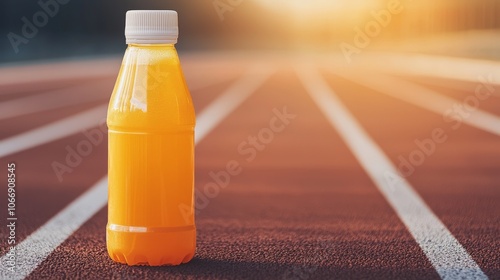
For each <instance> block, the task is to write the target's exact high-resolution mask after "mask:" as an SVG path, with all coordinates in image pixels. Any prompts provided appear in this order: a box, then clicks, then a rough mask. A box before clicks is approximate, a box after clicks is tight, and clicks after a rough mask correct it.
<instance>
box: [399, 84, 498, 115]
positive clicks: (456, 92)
mask: <svg viewBox="0 0 500 280" xmlns="http://www.w3.org/2000/svg"><path fill="white" fill-rule="evenodd" d="M401 78H402V79H405V80H408V81H411V82H414V83H417V84H419V85H422V86H425V87H426V88H429V89H431V90H434V91H436V92H439V93H440V94H442V95H444V96H448V97H451V98H453V99H455V100H456V102H457V103H463V104H465V103H466V102H470V104H472V105H474V103H473V102H471V101H468V98H472V97H474V96H476V91H479V92H480V93H482V94H488V93H489V94H490V95H489V97H488V98H487V99H485V100H482V101H481V102H479V106H478V108H479V109H481V110H485V111H487V112H490V113H492V114H495V115H497V116H498V115H500V87H499V86H495V85H491V84H489V81H487V80H486V79H485V80H483V81H481V80H479V79H478V80H477V82H476V83H470V82H469V83H468V82H463V81H456V80H442V79H435V80H433V79H424V78H414V77H401ZM485 81H486V82H485Z"/></svg>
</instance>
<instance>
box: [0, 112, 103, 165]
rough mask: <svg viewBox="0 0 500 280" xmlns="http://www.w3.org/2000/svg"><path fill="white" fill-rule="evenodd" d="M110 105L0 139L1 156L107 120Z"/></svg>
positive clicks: (65, 135) (62, 136)
mask: <svg viewBox="0 0 500 280" xmlns="http://www.w3.org/2000/svg"><path fill="white" fill-rule="evenodd" d="M107 108H108V105H100V106H97V107H94V108H92V109H90V110H87V111H84V112H82V113H79V114H76V115H73V116H71V117H67V118H65V119H62V120H59V121H55V122H53V123H50V124H47V125H44V126H41V127H38V128H35V129H33V130H29V131H26V132H23V133H21V134H18V135H15V136H12V137H9V138H6V139H4V140H1V141H0V158H1V157H5V156H8V155H11V154H14V153H17V152H20V151H23V150H27V149H30V148H33V147H36V146H39V145H42V144H46V143H50V142H52V141H54V140H57V139H61V138H64V137H67V136H70V135H72V134H75V133H78V132H80V131H82V130H84V129H88V128H92V127H96V126H98V125H99V124H100V123H102V122H103V121H105V119H104V118H105V116H106V110H107Z"/></svg>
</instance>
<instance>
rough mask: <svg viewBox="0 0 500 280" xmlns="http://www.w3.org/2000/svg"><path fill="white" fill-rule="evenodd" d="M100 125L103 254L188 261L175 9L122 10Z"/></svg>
mask: <svg viewBox="0 0 500 280" xmlns="http://www.w3.org/2000/svg"><path fill="white" fill-rule="evenodd" d="M125 36H126V39H127V44H128V48H127V50H126V52H125V57H124V59H123V62H122V65H121V69H120V73H119V75H118V79H117V82H116V85H115V88H114V91H113V94H112V96H111V100H110V102H109V108H108V117H107V124H108V128H109V134H108V135H109V140H108V141H109V143H108V144H109V152H108V153H109V154H108V156H109V157H108V169H109V170H108V178H109V179H108V187H109V190H108V195H109V197H108V225H107V228H106V243H107V249H108V253H109V256H110V257H111V258H112V259H113V260H114V261H117V262H120V263H126V264H128V265H152V266H156V265H178V264H181V263H186V262H188V261H190V260H191V259H192V258H193V255H194V252H195V248H196V229H195V223H194V126H195V114H194V108H193V104H192V101H191V96H190V94H189V91H188V88H187V86H186V82H185V80H184V75H183V73H182V69H181V67H180V63H179V58H178V56H177V52H176V49H175V47H174V44H175V43H176V42H177V36H178V28H177V13H176V12H175V11H129V12H127V16H126V28H125Z"/></svg>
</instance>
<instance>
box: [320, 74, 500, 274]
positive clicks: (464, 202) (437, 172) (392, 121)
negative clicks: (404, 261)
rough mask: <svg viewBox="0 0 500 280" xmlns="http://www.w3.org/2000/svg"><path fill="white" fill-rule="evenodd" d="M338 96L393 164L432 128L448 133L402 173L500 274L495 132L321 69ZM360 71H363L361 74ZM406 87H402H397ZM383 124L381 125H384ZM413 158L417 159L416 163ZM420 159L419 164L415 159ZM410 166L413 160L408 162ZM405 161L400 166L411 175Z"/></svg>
mask: <svg viewBox="0 0 500 280" xmlns="http://www.w3.org/2000/svg"><path fill="white" fill-rule="evenodd" d="M323 74H324V77H326V78H328V80H329V84H330V86H331V87H332V88H334V89H335V90H336V92H337V93H338V95H339V97H340V99H341V100H342V102H343V103H344V104H346V106H347V107H348V108H349V110H350V111H351V112H353V114H354V115H356V117H357V118H358V120H359V122H360V123H361V124H362V125H363V127H365V129H366V130H367V131H368V133H369V134H370V135H371V136H372V137H373V138H374V139H375V141H376V142H377V143H379V144H380V146H381V147H382V149H383V150H384V151H385V152H386V154H387V155H388V156H389V158H390V159H391V160H392V162H393V163H394V164H396V165H398V166H400V164H401V162H402V160H401V158H400V156H401V157H403V158H405V159H406V161H407V162H409V156H410V154H411V153H413V152H414V151H416V150H418V149H419V148H418V146H416V144H415V142H414V141H415V140H416V139H419V140H423V139H426V138H429V137H431V133H432V131H433V130H434V129H443V131H444V133H445V134H446V135H447V136H448V138H447V140H446V141H445V142H444V143H441V144H438V143H436V145H437V146H436V149H435V151H434V152H433V153H431V154H430V155H429V156H425V158H424V162H423V163H421V164H420V165H413V164H412V165H411V166H412V167H413V168H412V169H413V171H412V172H411V174H408V176H407V177H406V179H407V180H409V181H410V183H411V184H412V185H413V186H414V187H415V189H416V190H417V191H418V193H419V194H420V195H421V196H422V197H423V199H424V200H425V202H426V203H427V204H428V205H429V206H430V207H431V209H432V210H433V211H434V212H435V213H436V214H437V216H438V217H439V219H440V220H441V221H442V222H443V223H444V224H445V225H446V227H447V228H448V229H449V230H450V232H451V233H452V234H453V235H454V236H455V237H456V238H457V240H458V241H459V242H460V244H462V245H463V246H464V248H465V249H466V250H467V251H468V252H469V254H470V255H471V256H472V257H473V259H474V260H475V261H476V263H477V264H478V265H479V266H480V267H481V269H482V270H483V271H484V272H485V273H486V275H487V276H489V277H491V278H493V279H495V278H498V277H500V274H499V273H500V266H499V264H500V259H499V257H500V256H499V254H498V252H499V251H500V243H499V241H498V238H497V234H495V232H499V231H500V226H499V225H500V220H499V217H500V207H498V203H497V201H498V199H499V197H500V192H499V189H498V184H499V182H500V177H499V175H498V172H497V170H498V166H500V161H499V160H498V159H499V158H500V154H499V153H500V150H498V149H497V146H498V136H494V135H492V134H490V133H487V132H484V131H481V130H478V129H476V128H473V127H470V126H468V125H466V124H464V123H462V124H461V126H460V127H458V128H457V129H456V130H454V129H453V128H452V127H451V124H450V123H446V122H443V119H442V116H440V115H438V114H436V113H433V112H429V111H427V110H424V109H421V108H419V107H416V106H414V105H411V104H407V103H405V102H401V101H399V100H397V99H394V98H392V97H388V96H385V95H384V94H381V93H379V92H376V91H374V90H372V89H369V88H366V87H363V86H360V85H357V84H356V83H354V82H351V81H347V80H344V79H342V78H340V77H337V76H334V75H332V74H330V73H328V72H324V73H323ZM359 75H363V73H362V72H360V73H359ZM401 90H404V89H401ZM382 124H383V125H382ZM414 162H417V161H414ZM417 163H420V162H417ZM410 164H411V162H410ZM407 166H408V165H405V166H404V168H401V170H403V172H406V173H410V172H409V170H410V169H409V168H408V167H407Z"/></svg>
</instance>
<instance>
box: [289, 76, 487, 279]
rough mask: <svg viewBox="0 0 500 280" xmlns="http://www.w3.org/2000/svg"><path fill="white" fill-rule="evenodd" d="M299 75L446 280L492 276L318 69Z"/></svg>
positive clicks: (310, 93)
mask: <svg viewBox="0 0 500 280" xmlns="http://www.w3.org/2000/svg"><path fill="white" fill-rule="evenodd" d="M296 71H297V73H298V75H299V78H300V79H301V81H302V83H303V84H304V86H305V88H306V90H307V92H308V93H309V95H310V96H311V97H312V99H313V100H314V101H315V102H316V104H317V106H318V107H319V108H320V109H321V111H322V112H323V114H324V115H325V116H326V118H327V119H328V121H329V122H330V124H331V125H332V126H333V127H334V128H335V129H336V130H337V131H338V132H339V134H340V136H341V137H342V138H343V140H344V142H345V143H346V144H347V146H348V147H349V149H350V150H351V152H352V153H353V154H354V156H355V157H356V158H357V160H358V161H359V162H360V164H361V165H362V166H363V168H364V169H365V171H366V172H367V174H368V175H369V176H370V178H371V179H372V181H373V182H374V183H375V185H376V186H377V188H378V189H379V191H380V192H381V193H382V194H383V195H384V197H385V198H386V199H387V201H388V202H389V204H390V205H391V206H392V208H393V209H394V211H395V212H396V213H397V214H398V216H399V218H400V219H401V220H402V221H403V223H404V224H405V225H406V227H407V228H408V230H409V232H410V233H411V234H412V235H413V237H414V238H415V240H416V241H417V243H418V244H419V246H420V248H422V250H423V252H424V253H425V255H426V256H427V258H428V259H429V261H430V262H431V263H432V265H433V266H434V268H435V269H436V271H437V273H438V274H439V275H440V276H441V278H442V279H488V278H487V277H486V275H485V274H484V273H483V271H481V269H480V268H479V266H478V265H477V264H476V262H474V260H473V259H472V258H471V256H470V255H469V254H468V253H467V251H466V250H465V249H464V248H463V247H462V245H461V244H460V243H459V242H458V241H457V240H456V239H455V237H454V236H453V235H452V234H451V232H450V231H449V230H448V229H447V228H446V226H445V225H444V224H443V223H442V222H441V221H440V220H439V218H438V217H437V216H436V215H435V214H434V213H433V212H432V210H431V209H430V208H429V207H428V206H427V205H426V204H425V202H424V201H423V200H422V198H421V197H420V196H419V195H418V193H417V192H415V190H414V189H413V188H412V186H411V185H410V184H409V183H408V182H407V181H406V180H405V179H403V178H401V177H399V176H398V175H396V174H398V171H397V169H396V167H395V166H394V164H393V163H392V162H391V161H390V160H389V159H388V158H387V156H386V155H385V154H384V152H383V151H382V149H381V148H380V147H379V146H378V145H377V144H376V143H375V142H374V141H373V140H372V139H371V138H370V136H369V135H368V134H367V133H366V132H365V130H364V129H363V128H362V127H361V125H360V124H359V123H358V122H357V121H356V119H355V118H354V116H352V115H351V113H350V112H349V111H348V110H347V108H345V106H344V105H343V104H342V102H341V101H340V100H339V99H338V97H337V96H336V95H335V92H334V91H333V90H332V89H330V87H329V86H328V85H327V84H326V82H325V81H324V80H323V79H322V78H321V77H320V74H319V73H318V72H317V71H316V69H313V68H307V67H300V68H297V70H296Z"/></svg>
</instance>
